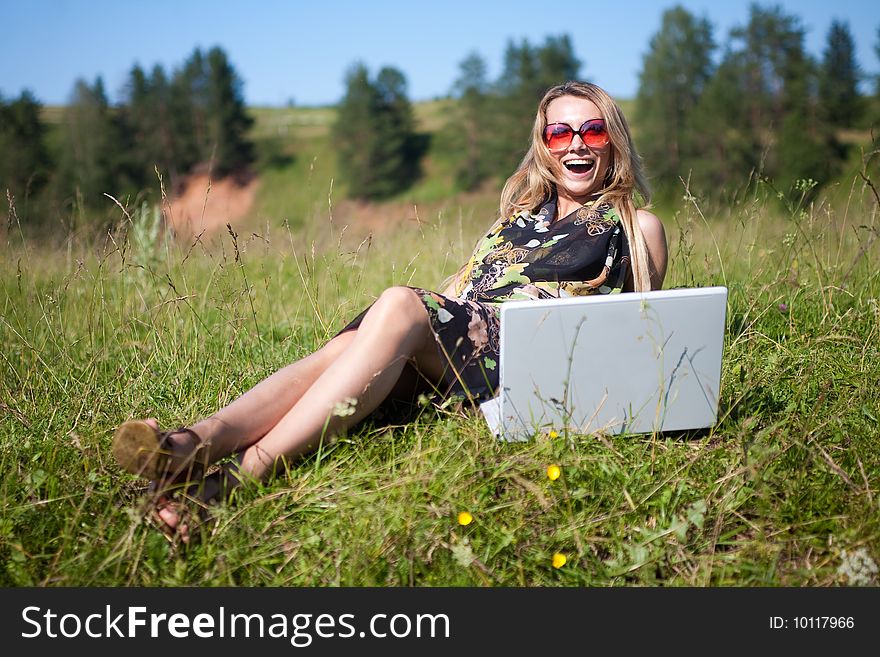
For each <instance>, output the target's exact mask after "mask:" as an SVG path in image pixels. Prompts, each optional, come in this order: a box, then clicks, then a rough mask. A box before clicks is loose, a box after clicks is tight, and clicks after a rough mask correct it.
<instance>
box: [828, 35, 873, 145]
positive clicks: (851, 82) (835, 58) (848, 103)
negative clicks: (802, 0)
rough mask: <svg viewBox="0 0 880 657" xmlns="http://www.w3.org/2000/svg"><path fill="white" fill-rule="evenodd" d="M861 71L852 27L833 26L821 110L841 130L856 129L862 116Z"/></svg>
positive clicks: (829, 41) (829, 38)
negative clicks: (859, 88) (856, 55)
mask: <svg viewBox="0 0 880 657" xmlns="http://www.w3.org/2000/svg"><path fill="white" fill-rule="evenodd" d="M859 77H860V73H859V67H858V64H857V63H856V59H855V44H854V43H853V38H852V34H851V33H850V31H849V26H848V25H847V24H846V23H841V22H840V21H834V22H832V23H831V29H830V30H829V31H828V40H827V45H826V47H825V52H824V54H823V58H822V67H821V69H820V73H819V108H820V114H821V116H822V118H824V119H825V120H826V121H829V122H831V123H833V124H834V125H835V126H837V127H839V128H852V127H853V126H854V125H856V124H857V123H858V121H859V119H860V118H861V115H862V110H863V108H862V98H861V96H860V95H859V90H858V84H859Z"/></svg>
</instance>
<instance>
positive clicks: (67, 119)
mask: <svg viewBox="0 0 880 657" xmlns="http://www.w3.org/2000/svg"><path fill="white" fill-rule="evenodd" d="M124 134H125V133H124V130H122V129H121V126H120V125H119V121H118V119H117V117H116V116H115V115H114V114H113V113H112V111H111V108H110V104H109V102H108V100H107V94H106V93H105V92H104V83H103V81H102V80H101V78H100V77H98V78H97V79H96V80H95V82H94V84H93V85H89V84H88V83H87V82H86V81H85V80H82V79H79V80H77V81H76V83H75V84H74V88H73V93H72V95H71V100H70V104H69V105H68V106H67V108H66V109H65V111H64V141H65V145H64V151H63V152H64V154H65V156H64V160H63V161H62V179H63V188H64V189H65V190H66V192H67V193H69V194H75V195H76V196H77V197H78V198H80V199H81V200H82V202H83V203H84V204H85V205H86V206H88V207H92V208H96V207H103V206H105V204H106V203H107V202H108V201H107V199H106V198H104V194H110V195H111V196H114V197H116V198H119V197H120V196H122V193H123V191H126V190H129V189H130V188H131V184H130V181H129V180H128V179H127V175H126V171H125V167H124V166H123V161H122V154H123V153H125V152H126V144H125V137H124Z"/></svg>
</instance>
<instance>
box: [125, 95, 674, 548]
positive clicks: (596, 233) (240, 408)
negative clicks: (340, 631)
mask: <svg viewBox="0 0 880 657" xmlns="http://www.w3.org/2000/svg"><path fill="white" fill-rule="evenodd" d="M637 199H638V200H641V201H643V202H646V201H647V199H648V191H647V186H646V184H645V180H644V175H643V172H642V168H641V163H640V159H639V156H638V154H637V153H636V151H635V148H634V146H633V143H632V138H631V136H630V132H629V127H628V125H627V122H626V119H625V118H624V116H623V114H622V112H621V110H620V108H619V107H618V106H617V104H616V103H615V102H614V101H613V100H612V99H611V98H610V97H609V96H608V94H607V93H605V92H604V91H603V90H602V89H600V88H599V87H596V86H595V85H592V84H585V83H579V82H568V83H566V84H564V85H560V86H557V87H553V88H551V89H550V90H548V91H547V93H546V94H545V95H544V98H543V99H542V100H541V103H540V105H539V107H538V112H537V116H536V117H535V124H534V128H533V130H532V137H531V145H530V147H529V150H528V152H527V153H526V156H525V158H524V159H523V161H522V163H521V164H520V166H519V168H518V169H517V170H516V172H515V173H514V174H513V175H512V176H511V177H510V179H509V180H508V181H507V183H506V184H505V186H504V189H503V191H502V194H501V204H500V210H501V214H500V216H501V219H499V220H498V221H497V222H496V223H495V224H494V225H493V226H492V227H491V229H490V230H489V232H488V234H487V235H486V236H485V237H484V238H483V239H482V240H481V241H480V242H479V243H478V244H477V247H476V249H475V250H474V253H473V255H472V257H471V259H470V261H469V262H468V263H467V264H466V265H465V266H464V267H462V269H461V270H459V272H458V273H457V274H455V275H454V276H453V277H452V279H451V283H450V284H449V285H448V286H447V287H446V289H445V290H444V291H443V292H442V293H441V294H436V293H434V292H429V291H427V290H422V289H419V288H409V287H393V288H390V289H387V290H385V291H384V292H383V293H382V294H381V296H380V297H379V298H378V300H377V301H376V302H375V303H374V304H373V305H372V306H370V308H368V309H367V310H366V311H365V312H364V313H362V314H361V315H360V316H359V317H357V318H356V319H355V320H354V321H353V322H351V324H349V325H348V326H346V327H345V328H344V329H343V330H342V331H341V332H340V333H339V334H337V335H336V336H335V337H334V338H332V339H331V340H330V341H329V342H328V343H327V344H326V345H324V346H323V347H322V348H321V349H319V350H318V351H316V352H315V353H313V354H311V355H310V356H307V357H306V358H303V359H302V360H300V361H297V362H296V363H293V364H292V365H288V366H287V367H285V368H283V369H281V370H279V371H277V372H276V373H274V374H272V375H271V376H269V377H268V378H267V379H265V380H263V381H262V382H261V383H259V384H258V385H257V386H255V387H254V388H252V389H251V390H249V391H248V392H246V393H245V394H243V395H242V396H241V397H239V398H238V399H236V400H235V401H234V402H232V403H231V404H230V405H229V406H226V407H225V408H222V409H220V410H219V411H218V412H217V413H215V414H214V415H212V416H210V417H208V418H206V419H204V420H201V421H199V422H197V423H196V424H194V425H192V426H191V427H189V428H181V429H178V430H175V431H172V432H167V433H160V432H159V430H158V426H157V425H156V422H155V421H154V420H147V421H134V422H126V423H124V424H123V425H122V426H121V427H120V428H119V429H118V430H117V432H116V434H115V435H114V439H113V451H114V454H115V456H116V458H117V460H118V461H119V463H120V465H122V467H124V468H125V469H127V470H129V471H131V472H134V473H137V474H141V475H143V476H146V477H148V478H150V479H152V480H154V482H155V483H156V484H157V488H158V490H160V491H161V489H162V488H163V486H164V485H165V484H168V483H171V482H182V481H188V480H192V479H199V478H201V476H202V475H203V473H204V472H205V469H206V468H207V466H208V465H209V464H211V463H214V462H216V461H218V460H220V459H223V458H224V457H227V456H230V455H232V454H237V455H238V458H237V465H236V466H235V467H234V468H226V469H221V470H219V471H218V472H216V473H214V474H213V475H212V476H210V477H208V478H206V479H205V480H204V481H203V482H202V483H201V485H200V489H199V490H200V492H199V494H198V497H199V498H200V499H202V500H210V499H212V498H214V497H217V496H219V495H220V494H221V493H222V492H224V491H227V490H228V489H229V488H230V487H231V486H234V485H236V484H237V483H238V482H239V481H240V480H241V479H242V478H246V477H253V478H256V479H265V478H267V477H268V476H270V475H271V473H272V472H273V471H274V469H275V467H276V466H277V465H278V464H279V463H281V462H283V461H284V460H285V459H291V458H294V457H297V456H299V455H302V454H304V453H307V452H309V451H310V450H312V449H314V448H316V447H317V445H318V443H319V442H320V441H321V440H323V439H328V438H330V437H332V436H334V435H337V434H339V433H341V432H343V431H345V430H346V429H347V428H349V427H351V426H353V425H354V424H356V423H357V422H359V421H360V420H362V419H364V418H365V417H366V416H367V415H369V414H370V413H371V412H372V411H374V410H375V409H376V408H377V407H379V405H380V404H382V403H383V402H384V401H385V400H387V399H392V400H393V399H398V398H412V395H413V394H414V391H415V390H417V389H418V388H419V387H420V386H424V385H425V384H429V385H430V386H432V387H433V388H434V389H435V390H437V391H439V392H440V393H441V394H442V395H444V396H448V395H452V394H459V395H463V396H465V397H466V398H468V399H471V400H479V399H482V398H486V397H490V396H492V395H493V394H494V393H495V389H496V388H497V386H498V373H497V369H496V368H495V365H496V363H497V358H498V328H499V321H498V310H499V305H500V303H501V302H503V301H509V300H516V299H529V298H552V297H562V296H569V295H580V294H595V293H610V292H617V291H621V290H623V291H631V290H638V291H642V290H649V289H658V288H660V286H661V285H662V283H663V278H664V275H665V271H666V259H667V249H666V237H665V234H664V231H663V226H662V224H661V223H660V221H659V219H657V217H656V216H654V215H653V214H651V213H650V212H648V211H647V210H645V209H637V208H636V205H635V204H636V202H637ZM233 470H234V471H233ZM230 475H234V476H230ZM160 496H161V497H160V498H159V503H158V504H157V511H158V514H159V516H160V518H161V519H162V522H164V523H165V524H166V525H167V527H168V528H169V529H170V530H172V531H173V530H177V531H179V532H180V534H181V535H182V536H183V538H184V539H185V538H186V532H187V528H186V527H185V526H184V524H183V523H182V515H181V507H179V506H178V505H176V504H172V503H170V501H169V498H168V497H167V496H165V495H164V494H162V493H160Z"/></svg>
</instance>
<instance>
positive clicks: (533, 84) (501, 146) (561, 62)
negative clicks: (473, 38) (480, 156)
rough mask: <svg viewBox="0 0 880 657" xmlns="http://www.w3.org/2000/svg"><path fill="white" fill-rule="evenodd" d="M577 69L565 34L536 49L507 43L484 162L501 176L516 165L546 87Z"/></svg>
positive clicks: (570, 77)
mask: <svg viewBox="0 0 880 657" xmlns="http://www.w3.org/2000/svg"><path fill="white" fill-rule="evenodd" d="M580 67H581V62H580V61H579V60H578V59H577V57H576V56H575V54H574V49H573V48H572V45H571V40H570V39H569V38H568V36H567V35H564V36H559V37H552V36H551V37H547V39H546V40H545V41H544V45H543V46H540V47H535V46H532V45H531V44H529V42H528V40H525V39H523V40H522V41H521V42H520V43H519V45H517V44H515V43H514V42H513V41H510V42H508V44H507V49H506V50H505V52H504V68H503V70H502V72H501V76H500V77H499V78H498V82H497V83H496V87H495V88H496V94H495V95H494V98H493V102H492V103H491V107H492V109H493V111H492V112H491V114H492V116H493V118H494V119H495V129H494V130H493V131H492V133H491V134H492V137H491V138H490V139H488V140H487V141H486V143H485V145H484V149H485V154H486V157H487V158H489V159H488V161H490V162H492V166H493V168H494V170H495V171H497V172H498V173H499V174H501V176H502V177H506V176H507V175H509V174H510V173H511V172H512V171H513V170H514V169H515V168H516V167H517V166H518V165H519V163H520V161H521V160H522V157H523V155H525V153H526V150H527V149H528V146H529V139H530V137H531V130H532V125H533V123H534V120H535V108H536V107H537V104H538V102H539V101H540V100H541V97H542V96H543V95H544V93H545V92H546V91H547V89H548V88H549V87H551V86H554V85H557V84H561V83H563V82H567V81H568V80H575V79H577V77H578V71H579V70H580Z"/></svg>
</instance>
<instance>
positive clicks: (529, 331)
mask: <svg viewBox="0 0 880 657" xmlns="http://www.w3.org/2000/svg"><path fill="white" fill-rule="evenodd" d="M726 313H727V288H725V287H706V288H688V289H673V290H658V291H654V292H644V293H627V294H614V295H608V296H589V297H573V298H566V299H554V300H547V301H543V300H542V301H524V302H508V303H505V304H503V305H502V306H501V354H500V355H501V358H500V392H499V395H498V397H496V398H495V399H492V400H490V401H488V402H485V403H484V404H482V405H481V410H482V411H483V413H484V415H485V416H486V420H487V421H488V423H489V426H490V428H491V429H492V431H493V432H494V433H495V434H496V435H498V436H499V437H500V438H502V439H504V440H528V439H529V438H531V437H533V436H535V435H536V434H537V433H541V432H544V433H546V432H549V431H551V430H555V431H556V432H558V433H560V434H561V433H562V432H563V431H564V430H568V431H570V432H575V433H579V434H589V433H595V432H604V433H607V434H622V433H653V432H655V431H658V432H659V431H685V430H690V429H701V428H706V427H710V426H712V425H714V424H715V422H716V420H717V415H718V399H719V392H720V390H719V388H720V384H721V353H722V348H723V344H724V326H725V318H726Z"/></svg>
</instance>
